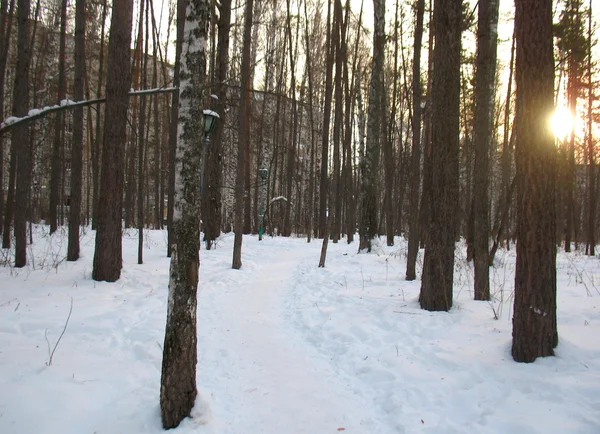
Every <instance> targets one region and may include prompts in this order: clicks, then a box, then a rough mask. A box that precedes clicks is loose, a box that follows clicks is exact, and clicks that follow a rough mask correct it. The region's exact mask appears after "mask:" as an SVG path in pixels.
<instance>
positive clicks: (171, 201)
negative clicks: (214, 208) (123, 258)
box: [167, 0, 190, 257]
mask: <svg viewBox="0 0 600 434" xmlns="http://www.w3.org/2000/svg"><path fill="white" fill-rule="evenodd" d="M189 1H190V0H177V37H176V39H175V41H176V42H175V67H174V68H173V69H174V70H173V86H174V87H179V84H180V78H179V74H180V70H181V50H182V43H183V30H184V26H185V17H186V8H187V5H188V2H189ZM179 95H180V93H177V92H175V93H174V94H173V98H172V99H171V124H170V125H169V179H168V181H167V182H168V187H167V229H168V231H169V232H168V235H167V237H168V240H167V244H168V246H167V257H170V256H171V246H172V245H173V243H174V242H175V239H174V237H173V235H174V232H173V231H172V226H173V210H174V208H175V164H176V161H175V158H176V154H177V125H178V119H179Z"/></svg>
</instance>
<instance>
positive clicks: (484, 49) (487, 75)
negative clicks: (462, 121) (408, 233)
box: [472, 0, 499, 300]
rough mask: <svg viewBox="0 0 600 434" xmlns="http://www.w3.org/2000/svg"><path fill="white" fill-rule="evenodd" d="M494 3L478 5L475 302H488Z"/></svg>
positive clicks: (495, 19) (494, 37)
mask: <svg viewBox="0 0 600 434" xmlns="http://www.w3.org/2000/svg"><path fill="white" fill-rule="evenodd" d="M498 7H499V1H498V0H490V1H485V2H481V3H479V23H478V25H477V60H476V68H477V69H476V71H475V116H474V120H473V123H474V148H475V167H474V174H473V177H474V186H473V203H472V209H473V235H474V240H473V241H474V242H473V261H474V265H475V300H489V299H490V274H489V267H490V259H489V238H490V219H489V205H488V204H489V177H490V170H489V166H490V161H489V160H490V158H489V156H490V150H491V149H492V137H493V127H494V125H493V118H494V116H493V112H494V84H495V79H496V47H497V41H498V30H497V29H498Z"/></svg>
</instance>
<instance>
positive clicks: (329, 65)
mask: <svg viewBox="0 0 600 434" xmlns="http://www.w3.org/2000/svg"><path fill="white" fill-rule="evenodd" d="M333 33H334V32H332V30H331V2H328V6H327V35H326V44H325V47H326V52H327V57H326V66H325V89H324V92H325V101H324V106H323V127H322V136H321V168H320V182H319V236H320V237H324V236H325V233H327V234H329V229H328V227H327V225H328V221H327V214H328V210H327V202H328V200H327V199H328V196H329V178H328V175H327V173H328V168H327V165H328V164H329V122H330V120H331V99H332V95H333V84H332V82H333V63H334V48H333V47H334V41H332V37H333Z"/></svg>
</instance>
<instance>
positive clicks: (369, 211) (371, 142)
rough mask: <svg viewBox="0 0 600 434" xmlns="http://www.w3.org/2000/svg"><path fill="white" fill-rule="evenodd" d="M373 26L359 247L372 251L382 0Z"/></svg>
mask: <svg viewBox="0 0 600 434" xmlns="http://www.w3.org/2000/svg"><path fill="white" fill-rule="evenodd" d="M373 14H374V21H373V26H374V28H375V30H374V32H373V66H372V70H371V85H370V87H369V107H368V110H369V118H368V124H367V143H366V147H365V158H364V161H362V162H361V191H360V195H361V211H362V215H361V218H360V222H359V225H358V227H359V235H360V245H359V250H362V249H367V251H368V252H370V251H371V240H372V239H373V238H375V237H376V236H377V233H378V230H377V216H378V209H379V206H378V195H377V190H378V188H377V187H378V184H379V183H378V174H379V154H380V148H381V143H382V141H383V140H384V137H385V131H382V119H383V117H384V116H385V111H384V106H385V102H384V95H383V86H384V81H383V69H384V63H385V0H376V1H374V2H373Z"/></svg>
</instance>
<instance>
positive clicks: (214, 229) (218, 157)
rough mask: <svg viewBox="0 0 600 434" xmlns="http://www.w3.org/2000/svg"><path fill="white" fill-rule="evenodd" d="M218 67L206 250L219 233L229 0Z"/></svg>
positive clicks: (221, 23) (222, 10) (222, 9)
mask: <svg viewBox="0 0 600 434" xmlns="http://www.w3.org/2000/svg"><path fill="white" fill-rule="evenodd" d="M217 27H218V33H219V34H218V38H217V39H218V42H217V51H218V54H217V66H216V81H217V85H216V92H215V93H216V95H217V97H218V99H217V100H216V101H215V111H216V112H217V113H218V115H219V116H220V121H219V123H218V124H217V126H216V127H215V131H214V132H213V134H212V144H211V146H210V147H209V149H208V153H207V155H206V158H207V166H206V175H207V189H206V192H205V193H203V194H204V197H203V202H204V205H203V206H204V210H205V213H204V214H203V215H204V218H203V222H204V239H205V241H206V248H207V249H208V250H210V247H211V244H212V242H213V241H214V240H216V239H217V237H218V236H219V234H220V233H221V177H222V175H221V169H222V148H223V132H224V131H225V119H226V113H225V102H226V99H227V86H226V84H225V82H226V80H227V74H228V70H229V30H230V27H231V0H223V1H221V4H220V6H219V20H218V23H217Z"/></svg>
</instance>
